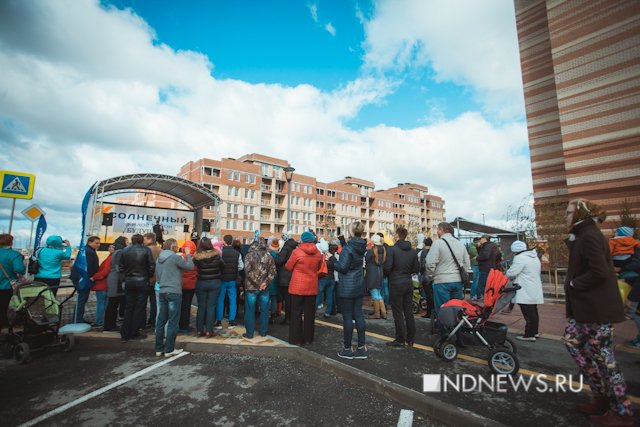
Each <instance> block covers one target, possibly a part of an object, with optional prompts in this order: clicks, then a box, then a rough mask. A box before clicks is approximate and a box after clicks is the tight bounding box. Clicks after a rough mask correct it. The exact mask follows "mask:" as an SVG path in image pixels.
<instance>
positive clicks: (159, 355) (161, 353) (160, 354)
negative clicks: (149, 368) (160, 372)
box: [156, 351, 164, 357]
mask: <svg viewBox="0 0 640 427" xmlns="http://www.w3.org/2000/svg"><path fill="white" fill-rule="evenodd" d="M163 354H164V353H163V352H161V351H156V357H162V355H163Z"/></svg>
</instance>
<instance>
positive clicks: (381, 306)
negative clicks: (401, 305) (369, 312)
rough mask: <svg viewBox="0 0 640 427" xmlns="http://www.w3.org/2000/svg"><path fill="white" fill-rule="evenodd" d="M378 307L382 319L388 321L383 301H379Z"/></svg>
mask: <svg viewBox="0 0 640 427" xmlns="http://www.w3.org/2000/svg"><path fill="white" fill-rule="evenodd" d="M378 306H379V307H380V318H382V319H385V320H386V319H387V309H386V307H385V306H384V301H383V300H378Z"/></svg>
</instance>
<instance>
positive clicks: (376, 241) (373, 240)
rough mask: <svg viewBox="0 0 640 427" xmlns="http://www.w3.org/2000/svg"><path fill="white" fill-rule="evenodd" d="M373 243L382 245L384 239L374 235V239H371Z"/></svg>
mask: <svg viewBox="0 0 640 427" xmlns="http://www.w3.org/2000/svg"><path fill="white" fill-rule="evenodd" d="M371 243H373V244H374V245H381V244H382V237H380V236H378V235H377V234H374V235H373V237H371Z"/></svg>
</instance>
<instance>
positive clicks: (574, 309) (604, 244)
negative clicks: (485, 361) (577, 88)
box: [0, 200, 640, 425]
mask: <svg viewBox="0 0 640 427" xmlns="http://www.w3.org/2000/svg"><path fill="white" fill-rule="evenodd" d="M566 217H567V227H568V229H569V232H570V234H569V240H568V245H569V251H570V257H569V266H568V272H567V279H566V280H567V281H566V292H565V293H566V310H567V318H568V323H567V326H566V330H565V335H564V338H563V340H564V343H565V345H566V347H567V349H568V351H569V353H570V355H571V356H572V357H573V359H574V360H575V362H576V364H577V365H578V367H579V368H580V370H581V372H582V374H583V375H584V376H585V378H586V379H587V382H588V383H589V385H590V386H591V389H592V390H593V392H594V397H593V398H592V400H591V401H590V402H589V403H588V404H585V405H581V406H580V407H579V408H578V409H579V410H580V411H582V412H584V413H587V414H589V415H592V416H593V417H594V418H592V419H593V420H595V421H596V422H597V423H599V424H601V425H614V424H615V425H627V424H625V423H627V422H628V420H630V419H631V418H630V416H631V407H630V403H629V400H628V398H627V397H626V385H625V382H624V378H623V376H622V373H621V372H620V369H619V367H618V365H617V363H616V361H615V358H614V351H613V344H612V343H613V340H612V334H613V324H614V323H617V322H621V321H623V320H624V319H625V313H624V310H623V303H622V300H621V297H620V293H619V291H618V282H617V280H618V278H617V276H616V274H617V273H620V275H621V277H625V276H624V275H625V274H626V275H627V276H626V277H627V278H631V279H632V280H635V285H634V287H633V289H632V291H631V292H630V293H629V296H628V300H629V301H630V303H629V304H630V305H629V307H628V309H629V313H630V315H631V316H632V317H633V318H634V319H635V321H636V324H637V325H638V330H639V333H638V337H637V338H636V339H634V340H631V341H629V342H628V343H627V344H628V345H630V346H635V347H636V348H638V347H640V316H639V313H638V310H639V308H638V306H639V303H638V301H639V300H640V298H639V296H640V278H638V277H639V275H638V273H640V242H638V240H636V239H635V238H634V237H633V234H634V231H635V230H633V229H632V228H630V227H620V228H618V229H617V230H616V235H615V236H614V237H613V238H612V239H610V240H609V241H607V240H606V239H605V237H604V236H603V234H602V233H601V232H600V230H599V229H598V227H597V223H598V222H602V221H603V220H604V217H605V214H604V212H602V210H601V209H600V208H599V207H598V206H596V205H594V204H593V203H590V202H588V201H585V200H576V201H572V202H571V203H570V204H569V206H568V208H567V213H566ZM156 228H157V227H156ZM156 231H158V232H159V233H160V235H161V234H162V231H163V230H161V229H157V230H156ZM437 235H438V238H437V239H436V240H435V241H434V240H432V239H431V238H427V239H425V240H424V241H423V242H422V245H421V246H422V248H421V250H420V251H418V250H417V249H415V248H414V247H413V245H412V244H411V242H409V241H408V240H407V237H408V232H407V230H406V229H405V228H402V227H400V228H397V229H396V231H395V233H394V240H395V242H394V244H393V245H388V244H387V243H386V242H385V241H384V237H385V236H384V235H383V234H382V233H378V234H375V235H373V236H371V238H370V239H367V238H366V236H365V227H364V224H363V223H361V222H359V221H356V222H353V223H352V224H350V225H349V226H348V227H347V228H346V234H345V235H344V236H339V237H338V240H337V241H331V242H327V241H325V240H324V239H318V237H317V236H316V235H315V234H314V233H312V232H311V231H305V232H304V233H302V235H301V236H300V242H297V241H296V240H295V239H294V238H293V236H292V234H291V233H290V232H286V233H284V234H283V235H282V237H281V239H278V238H276V237H275V236H271V237H269V238H268V239H264V238H262V237H261V236H260V233H259V232H258V231H256V232H255V234H254V239H253V243H251V245H250V246H249V248H248V251H247V252H246V254H245V255H243V253H242V250H241V245H240V243H239V242H238V241H234V240H233V237H232V236H230V235H227V236H224V237H223V241H222V242H218V241H216V240H215V239H214V240H212V239H210V238H208V237H202V238H200V239H194V240H195V241H191V240H190V241H187V242H185V243H184V244H183V246H182V247H181V248H180V247H179V245H178V242H177V241H176V240H175V239H172V238H169V239H167V240H164V239H162V238H161V240H162V244H161V245H159V243H160V242H159V241H158V240H157V238H156V233H147V234H145V235H140V234H135V235H133V236H131V240H130V241H129V239H127V238H126V237H124V236H120V237H118V238H117V239H116V240H115V241H114V243H113V244H112V245H110V246H109V249H108V250H109V255H108V256H107V258H106V259H105V260H104V261H103V262H102V263H99V262H98V256H97V254H96V250H97V249H98V247H99V246H100V239H99V238H98V237H96V236H92V237H89V238H88V240H87V244H86V247H85V253H86V261H87V267H86V268H87V274H88V276H89V277H90V278H91V281H92V282H93V287H92V289H91V290H93V291H95V296H96V316H95V322H94V326H96V327H101V328H102V329H103V330H104V331H105V332H110V331H111V332H119V333H120V336H121V339H122V341H123V342H128V341H129V340H132V339H136V338H144V337H145V336H146V335H145V331H148V330H149V329H151V328H155V337H156V343H155V352H156V355H157V356H165V357H170V356H173V355H175V354H178V353H180V352H181V351H182V350H181V349H177V348H176V347H175V343H176V337H177V335H178V334H179V333H192V332H194V331H193V329H192V323H191V308H192V306H191V303H192V301H193V297H194V295H195V297H196V298H197V303H198V304H197V315H196V319H195V334H196V336H198V337H201V338H205V339H206V338H211V337H215V336H216V333H217V332H216V331H219V330H221V329H223V322H224V323H226V324H227V326H226V327H227V328H228V329H233V328H235V327H236V325H237V323H236V317H237V315H238V306H239V303H240V299H239V294H240V291H241V292H242V297H243V298H242V299H243V301H244V326H245V333H244V334H243V337H244V338H247V339H252V338H253V337H254V335H255V333H256V329H257V330H258V333H259V334H260V335H261V336H266V335H267V334H268V333H269V325H271V324H274V323H275V322H276V321H277V320H278V319H279V318H280V321H279V322H280V324H281V325H288V327H289V343H291V344H294V345H299V346H304V345H310V344H312V343H313V342H314V337H315V320H316V314H318V315H321V316H323V317H325V318H330V317H332V316H334V315H336V314H337V312H338V311H339V312H340V313H341V317H342V325H343V333H344V335H343V338H344V339H343V343H342V345H341V346H340V347H341V348H340V350H339V351H338V356H339V357H341V358H346V359H366V358H368V350H367V343H366V321H365V314H364V310H363V306H364V297H365V295H366V294H367V293H368V294H369V295H370V296H371V305H372V308H373V311H372V313H371V315H369V319H387V310H388V308H389V306H390V308H391V312H392V313H393V321H394V325H395V339H394V340H393V341H390V342H388V343H387V345H389V346H392V347H405V346H408V347H411V346H413V345H414V342H415V337H416V323H415V319H414V313H413V310H412V308H413V307H412V302H413V295H414V281H415V278H416V276H417V277H418V280H419V282H420V283H421V284H422V287H423V290H424V293H425V295H426V299H427V301H428V307H427V313H426V315H425V316H429V315H430V312H431V311H433V312H434V313H435V314H436V315H437V313H438V312H439V310H440V307H441V306H442V305H443V304H444V303H446V302H447V301H449V300H452V299H464V298H465V280H466V278H465V276H466V274H464V272H466V271H471V272H472V273H473V274H472V276H473V280H472V283H470V300H471V301H474V302H482V300H483V297H484V292H485V287H486V285H487V277H488V276H489V272H490V271H491V270H492V269H499V270H502V271H504V273H505V275H506V276H507V277H508V278H509V279H511V281H512V282H513V283H516V284H518V285H519V287H520V289H519V290H518V291H517V292H516V293H515V297H514V300H513V304H518V305H519V306H520V310H521V312H522V315H523V318H524V320H525V329H524V332H523V334H522V335H520V336H518V337H517V338H518V339H520V340H523V341H529V342H535V341H536V339H537V338H538V337H539V336H540V333H539V315H538V305H540V304H543V302H544V297H543V289H542V281H541V262H540V257H539V254H538V252H537V251H536V249H535V248H531V247H529V246H527V244H526V243H525V242H523V241H519V240H517V241H515V242H513V243H512V245H511V248H510V249H511V252H512V254H513V259H512V261H511V263H510V264H507V265H506V266H505V263H504V260H503V259H502V254H501V251H500V249H499V246H498V245H497V244H496V243H495V242H493V241H492V240H491V236H488V235H484V236H481V237H479V238H476V239H474V240H473V242H472V243H471V244H470V245H469V246H468V247H467V246H465V245H464V244H463V243H462V242H461V241H460V240H459V239H458V238H456V237H455V236H454V233H453V227H452V226H451V224H449V223H446V222H442V223H440V224H438V227H437ZM12 242H13V239H12V237H11V236H10V235H8V234H3V235H0V265H1V266H2V273H3V275H2V276H0V330H1V329H2V328H3V327H4V326H6V325H7V316H6V313H7V305H8V301H9V299H10V298H11V293H12V290H11V286H10V282H11V281H12V279H14V278H15V277H17V276H18V275H21V274H24V273H25V263H24V260H23V258H22V255H21V254H19V253H18V252H16V251H14V250H12V249H11V246H12ZM35 256H36V258H37V260H38V268H37V272H35V279H36V280H38V281H40V282H44V283H46V284H48V285H50V286H51V287H52V288H53V290H54V292H55V291H56V289H57V287H58V286H59V285H60V279H61V262H62V261H64V260H68V259H70V257H71V247H70V244H69V242H68V241H66V240H63V239H62V238H61V237H59V236H50V237H49V238H48V239H47V241H46V246H45V247H44V248H41V249H38V250H37V252H36V254H35ZM634 274H635V276H634ZM78 277H79V275H78V274H77V271H74V268H72V272H71V280H72V281H73V282H74V283H75V284H76V285H77V282H78ZM89 293H90V290H89V289H84V290H82V291H80V292H78V303H77V306H76V310H75V312H74V317H75V321H85V320H84V313H85V304H86V302H87V300H88V299H89ZM512 306H513V305H512ZM225 314H226V315H227V316H226V319H227V320H226V321H225ZM118 318H120V319H121V325H120V327H118V325H117V323H118ZM256 320H258V322H257V323H258V325H256ZM354 328H355V329H356V336H357V340H356V344H355V345H353V330H354ZM438 332H439V333H440V334H441V335H446V334H447V331H445V330H444V329H443V328H442V327H441V326H439V325H438ZM607 423H610V424H607ZM611 423H612V424H611ZM616 423H618V424H616Z"/></svg>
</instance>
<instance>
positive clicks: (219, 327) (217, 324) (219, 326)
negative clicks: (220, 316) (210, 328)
mask: <svg viewBox="0 0 640 427" xmlns="http://www.w3.org/2000/svg"><path fill="white" fill-rule="evenodd" d="M214 326H215V328H216V329H217V330H220V329H222V322H221V321H219V320H218V321H217V322H216V324H215V325H214Z"/></svg>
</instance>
